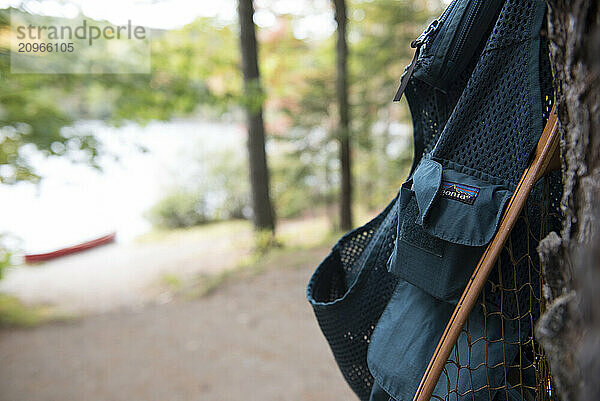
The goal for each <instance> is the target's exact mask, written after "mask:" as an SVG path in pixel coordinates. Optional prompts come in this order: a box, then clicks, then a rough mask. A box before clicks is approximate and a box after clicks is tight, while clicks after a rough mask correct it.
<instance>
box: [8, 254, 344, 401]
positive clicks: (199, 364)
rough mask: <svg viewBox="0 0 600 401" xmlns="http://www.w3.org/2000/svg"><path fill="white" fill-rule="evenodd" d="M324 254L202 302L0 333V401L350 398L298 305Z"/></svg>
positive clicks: (301, 305)
mask: <svg viewBox="0 0 600 401" xmlns="http://www.w3.org/2000/svg"><path fill="white" fill-rule="evenodd" d="M326 252H327V250H326V249H320V250H318V251H312V252H310V254H309V255H305V256H306V259H305V260H306V262H305V263H303V266H302V267H298V268H284V269H279V270H271V271H268V272H265V273H263V274H261V275H259V276H257V277H254V278H251V279H244V280H241V281H237V282H235V283H231V284H228V285H226V286H225V287H223V288H221V289H219V290H218V291H217V292H216V293H214V294H213V295H211V296H209V297H207V298H204V299H198V300H194V301H184V300H177V301H174V302H172V303H169V304H166V305H160V306H149V307H146V308H144V309H142V310H141V311H140V312H137V313H132V312H112V313H107V314H103V315H99V316H94V317H89V318H86V319H83V320H79V321H74V322H71V323H63V324H51V325H46V326H42V327H39V328H36V329H33V330H5V331H0V389H1V390H0V401H154V400H156V401H179V400H182V401H183V400H185V401H189V400H201V401H229V400H231V401H233V400H236V401H238V400H257V401H258V400H260V401H265V400H273V401H285V400H289V401H300V400H302V401H303V400H319V401H323V400H327V401H330V400H354V399H355V397H354V396H353V395H352V393H351V392H350V390H349V389H348V387H347V386H346V384H345V382H344V380H343V379H342V377H341V374H340V373H339V372H338V370H337V368H336V367H335V362H334V361H333V357H332V356H331V352H330V351H329V349H328V347H327V345H326V343H325V340H324V338H323V337H322V335H321V333H320V331H319V329H318V327H317V323H316V321H315V319H314V317H313V314H312V311H311V310H310V306H309V305H308V304H307V302H306V300H305V285H306V282H307V281H308V278H309V276H310V274H311V272H312V270H313V269H314V265H315V263H317V262H318V261H319V260H320V259H321V258H322V257H323V256H324V255H325V253H326Z"/></svg>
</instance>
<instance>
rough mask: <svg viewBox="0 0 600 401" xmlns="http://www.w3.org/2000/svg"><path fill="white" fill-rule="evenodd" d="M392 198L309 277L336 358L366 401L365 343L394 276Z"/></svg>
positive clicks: (317, 312)
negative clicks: (391, 267) (390, 263)
mask: <svg viewBox="0 0 600 401" xmlns="http://www.w3.org/2000/svg"><path fill="white" fill-rule="evenodd" d="M394 206H395V201H394V202H392V204H390V206H388V207H387V208H386V210H385V211H384V212H383V213H381V214H380V215H379V216H378V217H377V218H375V219H374V220H373V221H371V222H370V223H368V224H367V225H365V226H363V227H361V228H359V229H357V230H354V231H352V232H351V233H349V234H348V235H346V236H344V237H343V238H342V239H341V240H340V241H339V242H338V244H337V245H336V246H335V247H334V248H333V250H332V252H331V254H330V255H329V256H328V257H327V258H326V259H325V261H323V263H321V265H320V266H319V267H318V268H317V270H316V272H315V274H314V275H313V277H312V278H311V280H310V282H309V285H308V291H307V296H308V299H309V301H311V303H312V304H313V309H314V311H315V315H316V317H317V321H318V322H319V326H320V327H321V330H322V331H323V334H324V335H325V338H326V339H327V341H328V343H329V346H330V347H331V350H332V351H333V355H334V357H335V360H336V362H337V364H338V366H339V368H340V370H341V371H342V374H343V376H344V378H345V379H346V381H347V382H348V384H349V385H350V387H351V388H352V390H353V391H354V392H355V393H356V394H357V395H358V397H359V398H360V399H361V400H368V399H369V395H370V393H371V388H372V387H373V380H374V379H373V376H372V375H371V373H370V372H369V368H368V366H367V347H368V345H369V343H370V339H371V335H372V334H373V330H375V326H376V325H377V321H378V320H379V317H380V316H381V314H382V313H383V310H384V309H385V306H386V305H387V303H388V302H389V299H390V297H391V295H392V292H393V290H394V287H395V286H396V279H395V278H394V277H393V276H392V275H391V274H390V273H389V272H388V271H387V267H386V262H387V259H388V258H389V257H390V254H391V252H392V250H393V247H394V241H395V239H396V238H395V237H396V224H397V208H396V207H394Z"/></svg>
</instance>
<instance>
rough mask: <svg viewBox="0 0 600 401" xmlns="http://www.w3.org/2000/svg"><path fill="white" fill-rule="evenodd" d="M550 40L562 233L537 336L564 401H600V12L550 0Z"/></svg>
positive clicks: (546, 264)
mask: <svg viewBox="0 0 600 401" xmlns="http://www.w3.org/2000/svg"><path fill="white" fill-rule="evenodd" d="M548 4H549V13H548V27H549V28H548V36H549V39H550V52H551V58H552V64H553V69H554V79H555V87H556V89H557V101H558V116H559V119H560V130H561V159H562V164H563V182H564V193H563V199H562V203H561V207H562V211H563V213H564V223H563V229H562V232H561V234H560V236H559V235H558V234H556V233H551V234H550V235H549V236H548V237H547V238H546V239H544V240H543V241H542V243H540V247H539V249H538V250H539V253H540V257H541V260H542V267H543V273H544V277H545V281H546V288H545V289H544V295H545V297H546V301H547V303H548V310H547V312H546V313H545V314H544V315H543V316H542V318H541V319H540V321H539V323H538V325H537V330H536V334H537V338H538V339H539V340H540V341H541V343H542V344H543V346H544V348H545V350H546V352H547V354H548V357H549V359H550V366H551V370H552V376H553V378H554V384H555V386H556V389H557V390H558V394H559V396H560V397H561V398H562V400H563V401H574V400H598V399H600V379H599V378H600V309H599V308H600V303H599V302H598V296H599V295H598V294H600V262H599V260H600V259H599V256H600V246H599V240H600V237H598V233H599V228H600V226H599V224H598V217H600V147H599V146H600V136H599V134H600V65H599V54H600V9H599V5H598V1H597V0H548Z"/></svg>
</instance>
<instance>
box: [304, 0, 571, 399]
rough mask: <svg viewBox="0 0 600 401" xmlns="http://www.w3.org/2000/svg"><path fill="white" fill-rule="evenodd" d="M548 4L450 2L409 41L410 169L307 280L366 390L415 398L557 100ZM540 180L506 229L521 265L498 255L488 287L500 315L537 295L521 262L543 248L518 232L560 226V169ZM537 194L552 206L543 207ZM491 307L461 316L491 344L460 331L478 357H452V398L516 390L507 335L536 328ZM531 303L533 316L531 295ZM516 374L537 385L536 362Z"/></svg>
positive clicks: (333, 343) (342, 357)
mask: <svg viewBox="0 0 600 401" xmlns="http://www.w3.org/2000/svg"><path fill="white" fill-rule="evenodd" d="M544 16H545V3H544V2H543V1H541V0H537V1H536V0H454V1H453V2H452V3H451V4H450V6H449V7H448V8H447V9H446V11H445V12H444V13H443V14H442V16H440V18H439V19H436V20H435V21H434V22H433V23H432V24H431V25H430V26H429V28H428V29H427V30H426V31H425V32H424V33H423V34H422V35H421V36H420V37H419V38H418V39H417V40H415V41H414V42H413V44H412V46H413V47H415V48H416V55H415V59H414V60H413V62H412V63H411V65H410V66H409V67H407V69H406V70H405V73H404V75H403V77H402V80H401V86H400V89H399V91H398V93H397V95H396V100H398V99H399V98H400V97H401V96H402V94H404V95H405V96H406V98H407V100H408V103H409V106H410V110H411V115H412V120H413V136H414V154H415V158H414V162H413V167H412V169H411V173H410V175H409V178H408V180H407V181H406V182H405V183H404V184H403V185H402V186H401V188H400V191H399V193H398V194H397V195H396V197H395V199H394V200H393V201H392V202H391V203H390V204H389V205H388V206H387V207H386V208H385V210H384V211H383V212H382V213H381V214H379V216H377V217H376V218H375V219H373V220H372V221H370V222H369V223H367V224H366V225H364V226H362V227H360V228H357V229H355V230H353V231H351V232H349V233H348V234H346V235H344V236H343V237H342V238H341V239H340V240H339V241H338V243H337V244H336V245H335V246H334V247H333V249H332V251H331V253H330V254H329V255H328V256H327V258H326V259H325V260H324V261H323V262H322V263H321V264H320V265H319V266H318V268H317V270H316V271H315V273H314V274H313V276H312V278H311V279H310V282H309V284H308V288H307V298H308V300H309V302H310V303H311V305H312V307H313V309H314V312H315V315H316V317H317V320H318V323H319V325H320V327H321V330H322V331H323V333H324V335H325V337H326V339H327V341H328V343H329V345H330V347H331V349H332V351H333V354H334V357H335V359H336V362H337V364H338V366H339V368H340V370H341V371H342V374H343V376H344V378H345V379H346V381H347V382H348V384H349V385H350V386H351V388H352V389H353V390H354V392H355V393H356V394H357V395H358V397H359V398H360V399H361V400H372V401H379V400H382V401H388V400H396V401H406V400H412V398H413V396H414V394H415V392H416V390H417V387H418V385H419V382H420V380H421V378H422V376H423V373H424V372H425V369H426V367H427V364H428V362H429V360H430V359H431V356H432V355H433V352H434V350H435V347H436V345H437V343H438V341H439V339H440V337H441V335H442V333H443V331H444V328H445V326H446V324H447V323H448V320H449V318H450V316H451V314H452V311H453V309H454V307H455V305H456V302H457V300H458V298H459V297H460V295H461V293H462V291H463V290H464V288H465V286H466V283H467V281H468V279H469V278H470V276H471V274H472V273H473V270H474V267H475V266H476V264H477V262H478V261H479V259H480V258H481V256H482V254H483V252H484V250H485V248H486V246H487V244H488V243H489V242H490V241H491V239H492V238H493V236H494V235H495V233H496V231H497V229H498V224H499V222H500V219H501V216H502V213H503V211H504V209H505V207H506V205H507V202H508V201H509V200H510V198H511V196H512V195H513V193H514V191H515V190H516V188H517V185H518V182H519V179H520V178H521V176H522V174H523V172H524V170H525V169H526V168H527V166H528V163H529V162H530V160H531V158H532V154H533V153H534V151H535V147H536V144H537V141H538V139H539V138H540V135H541V133H542V130H543V127H544V124H545V121H546V119H547V118H548V116H549V113H550V110H551V108H552V103H553V98H554V95H553V88H552V74H551V69H550V63H549V60H548V46H547V43H546V41H545V39H544V38H542V37H541V35H540V31H541V30H542V27H543V26H544ZM544 180H545V181H546V183H545V184H544V183H538V185H537V186H536V187H535V188H534V190H533V191H532V193H531V195H530V200H534V201H533V202H529V203H528V206H527V207H526V208H525V209H524V210H523V212H522V218H520V219H519V221H518V222H517V224H516V226H515V228H514V229H513V232H512V235H511V240H509V241H511V244H509V248H510V254H506V253H507V251H506V250H504V251H503V254H502V255H501V256H500V258H499V262H498V265H499V266H500V267H502V265H503V264H505V263H512V264H513V265H514V266H515V271H516V272H517V273H516V274H512V273H511V274H510V275H509V274H506V273H504V272H505V271H508V269H499V268H498V267H497V268H496V269H497V271H496V273H492V274H491V275H490V279H489V280H488V284H486V286H487V287H486V290H485V291H484V294H485V295H484V296H485V298H486V301H487V303H488V304H489V305H491V308H492V309H493V308H497V309H498V310H502V311H503V313H505V314H508V315H511V314H513V315H514V316H520V313H519V311H523V310H525V309H524V308H527V307H529V305H531V304H532V300H533V299H534V298H536V299H539V296H540V294H539V290H536V289H532V288H531V286H525V285H523V283H525V282H527V280H529V281H531V280H532V277H529V276H530V274H529V273H528V269H527V266H528V265H527V263H536V260H533V262H532V259H536V258H537V253H536V252H535V250H532V249H528V248H529V247H528V246H527V245H526V244H528V243H529V242H528V241H524V240H522V239H523V238H528V237H527V236H530V235H531V232H537V233H542V232H544V233H545V232H547V231H549V230H558V228H559V224H560V221H559V218H558V217H557V216H558V215H559V213H558V199H560V188H561V182H560V175H559V174H552V175H550V176H547V177H545V178H544ZM544 188H551V192H552V194H551V196H548V194H547V193H542V192H544V191H547V190H545V189H544ZM535 201H537V203H536V202H535ZM540 204H542V206H543V207H545V208H547V209H552V210H553V211H554V212H553V213H550V215H551V216H554V218H546V217H544V218H543V217H542V214H541V206H540ZM544 235H545V234H544ZM541 237H543V235H542V236H539V235H538V236H537V237H536V239H535V241H539V240H540V239H541ZM511 266H512V265H511ZM512 271H513V270H511V272H512ZM537 274H539V272H538V273H537ZM499 284H502V285H504V286H507V288H514V295H515V297H514V298H512V297H508V296H500V295H499V294H498V293H497V292H495V291H494V288H493V287H494V286H495V285H499ZM533 309H535V308H533ZM485 312H486V315H485V316H484V311H483V310H482V309H481V307H476V308H475V309H474V310H473V311H472V312H471V315H470V317H469V321H468V325H469V329H470V331H471V333H475V334H477V333H480V334H481V335H484V334H485V335H486V336H487V338H489V339H490V342H489V343H485V344H484V343H483V342H482V343H480V344H472V343H471V339H470V338H467V336H465V335H461V336H460V337H459V339H458V342H457V345H456V346H457V347H458V349H462V350H466V351H465V352H467V351H468V352H470V355H471V357H470V358H471V359H470V362H471V364H473V366H474V367H477V366H478V365H481V366H483V368H482V369H477V368H475V369H472V370H471V375H469V377H465V375H464V374H463V375H460V374H459V372H458V367H456V368H453V367H452V366H450V364H448V365H447V366H446V374H445V375H442V378H441V379H440V381H439V382H438V387H440V388H445V387H446V386H449V383H453V385H454V386H457V392H456V393H457V394H456V398H457V399H469V400H472V399H475V400H480V399H486V400H488V399H492V398H493V397H494V394H495V391H496V389H498V388H501V387H502V386H505V388H507V389H509V390H510V386H509V385H507V383H504V380H505V378H506V375H505V372H504V365H502V364H501V363H500V362H502V361H504V363H505V364H510V363H511V362H512V361H513V360H514V359H515V357H516V355H517V353H518V347H517V346H516V345H511V344H516V343H517V342H518V341H519V340H520V337H521V336H523V333H524V332H525V333H526V332H529V333H530V332H531V330H532V327H531V324H530V323H528V322H525V321H521V320H520V318H515V320H514V321H512V322H510V323H509V324H506V323H505V322H501V321H500V320H499V319H496V320H494V319H492V318H490V317H489V314H490V310H486V311H485ZM491 312H493V311H491ZM492 315H493V313H492ZM529 315H530V316H529V320H528V321H535V320H537V317H538V316H539V307H538V309H537V310H531V312H530V314H529ZM517 326H518V327H517ZM494 338H498V339H500V338H501V339H502V341H499V340H498V341H494ZM507 344H508V345H507ZM500 365H502V366H500ZM494 366H496V368H494ZM500 370H502V372H501V371H500ZM522 381H523V382H526V383H528V384H529V385H530V386H532V387H535V372H534V371H533V368H532V369H530V370H527V369H526V370H524V371H523V378H522ZM486 385H487V387H485V386H486ZM484 387H485V391H480V392H477V391H471V392H468V391H467V389H468V388H471V389H473V388H475V389H478V388H484ZM436 389H437V388H436ZM490 389H492V390H490ZM461 394H462V395H461ZM507 394H509V395H508V396H509V397H510V398H514V397H516V398H514V399H521V398H522V397H521V396H520V395H518V394H514V392H511V391H508V392H507ZM502 397H504V393H502ZM503 399H505V398H503Z"/></svg>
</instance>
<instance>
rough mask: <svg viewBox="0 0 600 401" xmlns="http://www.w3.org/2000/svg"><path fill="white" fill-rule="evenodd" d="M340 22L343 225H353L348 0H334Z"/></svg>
mask: <svg viewBox="0 0 600 401" xmlns="http://www.w3.org/2000/svg"><path fill="white" fill-rule="evenodd" d="M333 4H334V7H335V20H336V22H337V45H336V53H337V79H336V93H337V104H338V112H339V125H338V133H337V134H338V135H337V136H338V140H339V142H340V168H341V175H342V188H341V191H340V228H341V229H342V230H350V229H351V228H352V167H351V159H350V112H349V106H348V63H347V59H348V44H347V42H346V24H347V17H346V0H333Z"/></svg>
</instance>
